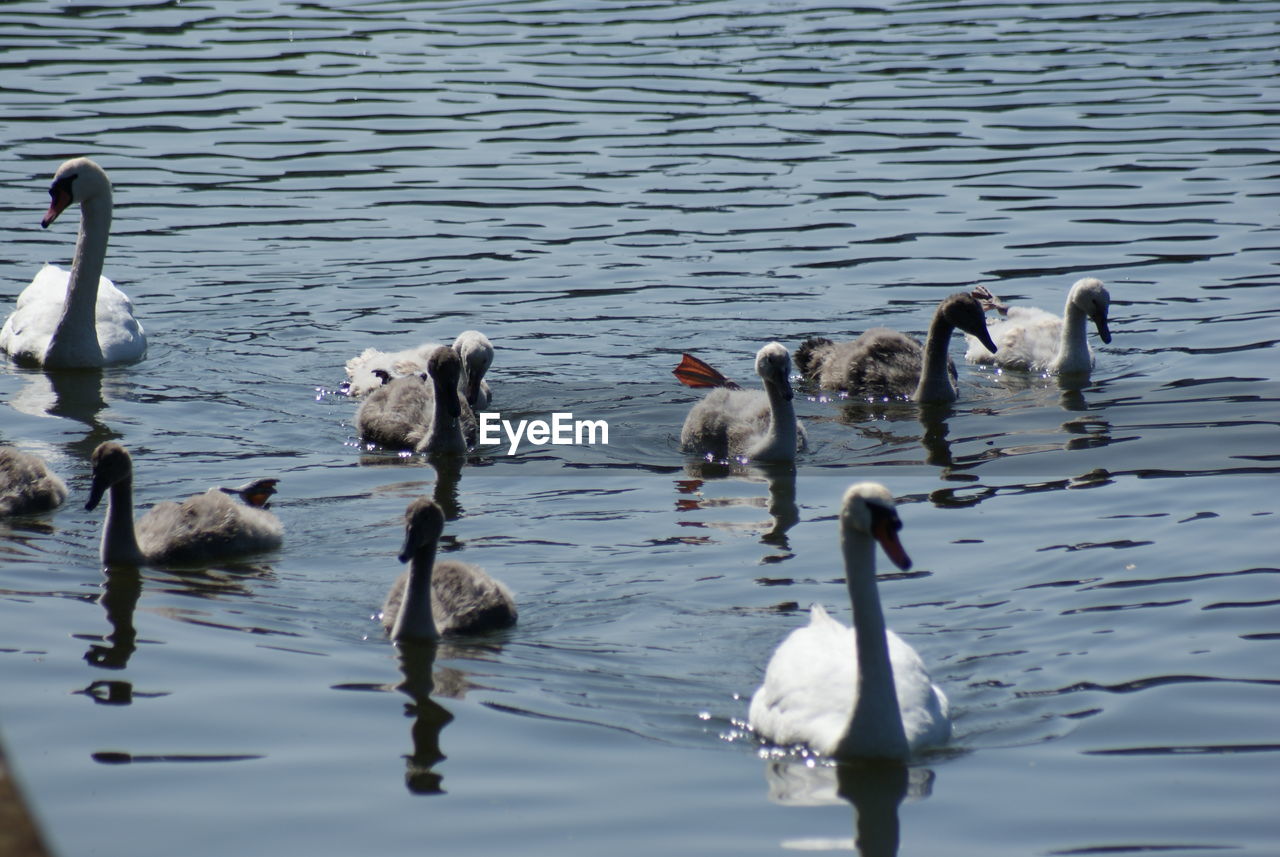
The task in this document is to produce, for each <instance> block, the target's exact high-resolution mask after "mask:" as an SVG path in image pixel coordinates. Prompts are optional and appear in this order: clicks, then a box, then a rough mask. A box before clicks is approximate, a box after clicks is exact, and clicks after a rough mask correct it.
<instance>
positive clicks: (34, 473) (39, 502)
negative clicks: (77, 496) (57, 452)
mask: <svg viewBox="0 0 1280 857" xmlns="http://www.w3.org/2000/svg"><path fill="white" fill-rule="evenodd" d="M66 499H67V485H66V483H65V482H63V481H62V480H61V479H60V478H59V477H58V475H57V474H56V473H54V472H53V471H52V470H50V469H49V465H47V464H45V463H44V459H42V458H40V456H38V455H32V454H31V453H29V452H22V451H20V450H17V449H14V448H13V447H11V446H0V518H7V517H9V516H10V515H35V514H38V513H40V512H48V511H50V510H52V509H56V508H58V507H59V506H61V505H62V502H63V501H64V500H66Z"/></svg>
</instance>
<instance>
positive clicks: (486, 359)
mask: <svg viewBox="0 0 1280 857" xmlns="http://www.w3.org/2000/svg"><path fill="white" fill-rule="evenodd" d="M439 347H440V346H439V345H437V344H436V343H434V342H429V343H426V344H424V345H419V346H418V347H417V348H406V349H405V350H404V351H391V352H387V351H379V350H378V349H376V348H366V349H365V350H364V351H362V352H360V354H359V355H357V356H355V357H352V358H351V359H350V360H348V361H347V378H348V381H347V385H346V391H347V394H348V395H351V396H364V395H367V394H368V393H371V392H373V391H374V390H376V389H378V388H379V387H381V386H382V385H384V384H386V383H388V382H390V381H391V380H393V379H395V378H399V377H401V376H403V375H414V374H417V373H419V372H423V371H425V370H426V368H427V358H429V357H430V356H431V352H433V351H435V350H436V349H437V348H439ZM453 350H454V351H456V352H458V356H459V357H461V358H462V377H461V378H460V379H459V382H458V383H459V386H458V389H459V390H460V391H461V392H462V394H463V395H464V396H466V398H467V403H468V404H469V405H471V407H472V408H473V409H475V410H483V409H484V408H487V407H489V401H490V399H491V398H492V394H491V391H490V389H489V382H488V381H486V380H485V379H484V376H485V373H486V372H488V371H489V367H490V366H491V365H492V364H493V343H492V342H490V341H489V337H487V336H485V335H484V334H483V333H481V332H480V331H478V330H464V331H463V332H462V333H459V334H458V338H457V339H455V340H454V341H453Z"/></svg>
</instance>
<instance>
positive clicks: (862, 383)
mask: <svg viewBox="0 0 1280 857" xmlns="http://www.w3.org/2000/svg"><path fill="white" fill-rule="evenodd" d="M956 328H960V329H961V330H963V331H965V332H967V333H972V334H973V335H974V336H976V337H978V338H979V339H982V340H985V344H986V346H987V347H988V348H990V349H991V350H992V351H995V350H996V346H995V344H994V343H992V342H991V340H990V337H988V336H987V320H986V316H984V315H983V311H982V305H981V304H980V303H979V302H978V300H977V299H976V298H975V297H973V296H972V295H970V294H966V293H965V292H958V293H956V294H954V295H951V296H949V297H947V298H945V299H943V301H942V302H941V303H939V304H938V309H937V310H936V311H935V312H934V314H933V321H932V322H931V323H930V324H929V335H928V337H927V338H926V339H925V344H924V348H923V349H922V348H921V347H920V343H919V342H917V341H916V340H915V339H913V338H911V337H910V336H907V335H906V334H903V333H899V332H898V331H896V330H890V329H889V328H887V327H873V328H871V329H870V330H868V331H866V332H864V333H863V334H862V335H861V336H859V337H858V338H857V339H855V340H853V341H851V342H832V341H831V340H830V339H826V338H824V337H815V338H813V339H809V340H806V341H805V342H804V343H803V344H802V345H801V346H800V347H799V348H798V349H796V366H798V367H799V369H800V374H802V375H804V376H805V377H806V378H808V379H809V380H811V381H817V382H818V383H819V384H820V385H821V386H823V387H825V388H826V389H828V390H847V391H848V392H849V394H850V395H851V396H857V397H860V398H874V399H884V398H907V397H910V398H911V399H914V400H915V401H917V402H953V401H955V399H956V388H955V380H956V377H957V376H956V367H955V366H954V365H953V364H952V362H951V358H950V357H948V356H947V348H948V347H949V346H950V344H951V333H952V331H954V330H955V329H956Z"/></svg>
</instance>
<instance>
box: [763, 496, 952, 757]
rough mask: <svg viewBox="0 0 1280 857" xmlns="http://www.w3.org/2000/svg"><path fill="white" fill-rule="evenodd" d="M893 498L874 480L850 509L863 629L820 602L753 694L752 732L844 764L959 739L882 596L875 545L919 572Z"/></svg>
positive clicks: (845, 516)
mask: <svg viewBox="0 0 1280 857" xmlns="http://www.w3.org/2000/svg"><path fill="white" fill-rule="evenodd" d="M901 526H902V524H901V522H900V521H899V520H898V513H897V512H896V511H895V509H894V502H893V495H892V494H890V493H889V491H888V490H887V489H886V488H885V487H884V486H883V485H878V484H876V483H874V482H862V483H859V484H857V485H854V486H852V487H851V488H850V489H849V490H848V491H846V492H845V495H844V503H843V506H842V508H841V510H840V542H841V548H842V550H843V552H844V566H845V571H844V573H845V581H846V582H847V584H848V586H849V598H850V600H851V601H852V602H853V628H846V627H845V626H844V625H841V624H840V623H839V622H837V621H836V620H834V619H832V618H831V617H830V616H828V615H827V611H826V610H824V609H822V606H821V605H819V604H815V605H813V609H812V611H811V613H810V617H809V624H808V625H807V626H806V627H804V628H798V629H797V630H795V631H792V632H791V634H790V636H788V637H787V639H785V640H783V641H782V644H781V645H780V646H778V649H777V651H775V652H774V654H773V658H772V659H771V660H770V661H769V667H768V669H767V670H766V672H765V676H764V683H763V684H761V685H760V688H759V689H758V690H757V691H756V692H755V695H754V696H752V697H751V708H750V715H749V716H750V721H751V728H752V729H754V730H755V731H756V732H757V733H758V734H759V735H760V736H762V737H763V738H765V739H766V740H768V741H771V742H772V743H774V744H776V745H778V746H789V745H792V744H805V745H808V746H809V748H810V749H812V750H814V751H816V752H817V753H820V754H822V755H824V756H833V757H835V758H836V759H864V758H876V759H906V758H908V757H909V756H910V755H911V754H912V753H914V752H916V751H917V750H920V749H922V748H924V747H931V746H936V745H938V744H942V743H944V742H946V741H947V740H948V739H949V738H950V737H951V720H950V718H949V715H948V706H947V697H946V695H945V694H943V692H942V690H941V689H940V688H938V687H937V686H936V685H934V684H933V683H932V681H931V680H930V679H929V673H928V672H927V671H926V670H925V666H924V662H923V661H922V660H921V659H920V656H919V655H918V654H916V652H915V650H914V649H912V648H911V646H909V645H907V643H905V642H904V641H903V640H902V638H901V637H899V636H898V635H897V634H895V633H893V632H892V631H889V630H887V629H886V628H885V622H884V614H883V612H882V611H881V609H880V595H879V593H878V592H877V590H876V569H875V550H876V548H875V546H876V542H879V543H880V546H881V547H883V548H884V552H885V553H886V554H887V555H888V557H889V559H891V560H893V562H894V564H895V565H897V566H898V567H899V568H902V569H906V568H909V567H910V565H911V560H910V559H909V558H908V557H907V554H906V552H905V551H904V550H903V549H902V545H901V544H900V543H899V542H898V535H897V533H898V530H899V529H900V528H901Z"/></svg>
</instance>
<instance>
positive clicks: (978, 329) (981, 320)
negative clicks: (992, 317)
mask: <svg viewBox="0 0 1280 857" xmlns="http://www.w3.org/2000/svg"><path fill="white" fill-rule="evenodd" d="M937 315H940V316H942V317H943V318H944V319H946V320H947V321H948V322H950V323H951V325H952V327H958V328H960V329H961V330H963V331H964V332H965V333H968V334H970V335H971V336H974V337H976V338H977V340H978V341H979V342H981V343H982V345H983V347H984V348H986V349H987V350H988V351H990V352H991V353H992V354H995V353H996V344H995V343H994V342H992V341H991V334H989V333H987V316H986V313H984V312H983V308H982V303H981V302H980V301H979V300H978V299H977V298H976V297H974V296H973V295H971V294H969V293H968V292H956V293H955V294H954V295H950V296H948V297H946V298H944V299H943V301H942V303H940V304H938V312H937Z"/></svg>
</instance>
